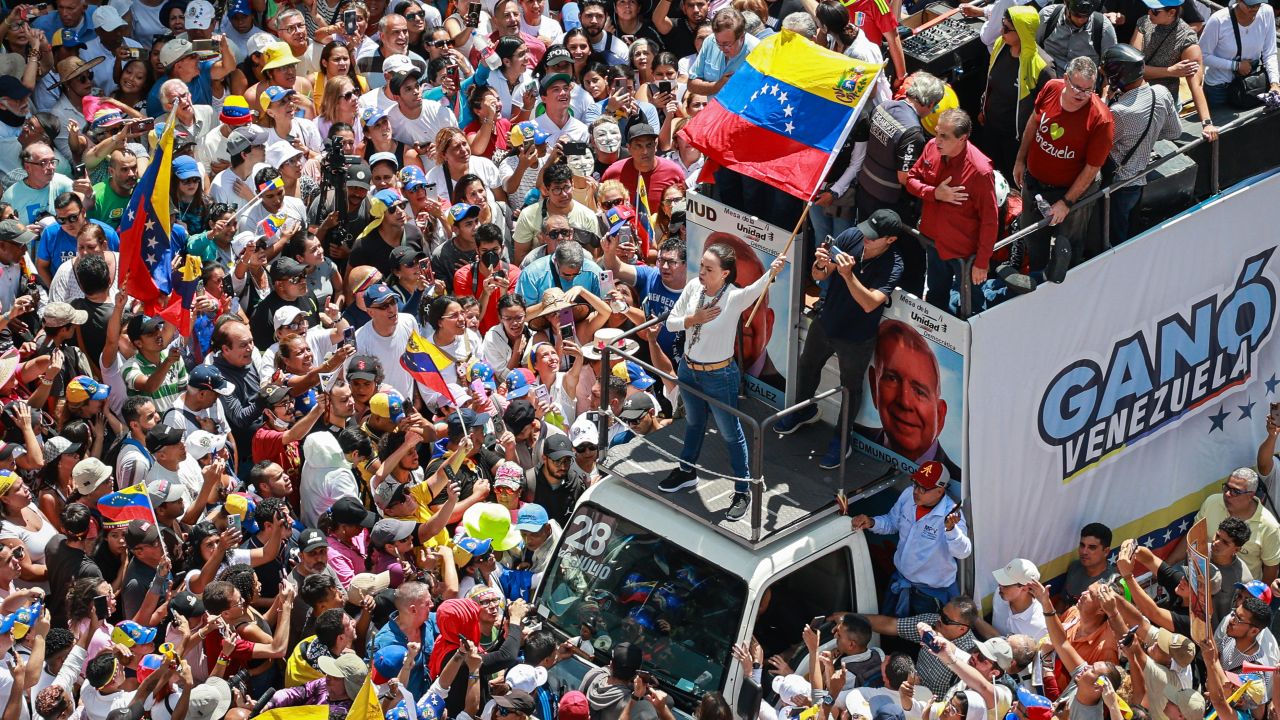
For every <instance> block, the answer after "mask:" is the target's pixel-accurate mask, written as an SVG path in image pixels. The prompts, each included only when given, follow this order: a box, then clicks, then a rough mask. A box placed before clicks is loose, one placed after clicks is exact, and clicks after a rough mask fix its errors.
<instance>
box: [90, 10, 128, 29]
mask: <svg viewBox="0 0 1280 720" xmlns="http://www.w3.org/2000/svg"><path fill="white" fill-rule="evenodd" d="M127 24H128V23H126V22H125V21H124V18H122V17H120V11H119V10H116V9H115V8H113V7H111V6H110V5H104V6H102V7H100V8H98V10H97V11H96V12H94V13H93V26H94V28H96V29H98V30H101V31H102V32H111V31H112V30H119V29H120V28H122V27H124V26H125V25H127Z"/></svg>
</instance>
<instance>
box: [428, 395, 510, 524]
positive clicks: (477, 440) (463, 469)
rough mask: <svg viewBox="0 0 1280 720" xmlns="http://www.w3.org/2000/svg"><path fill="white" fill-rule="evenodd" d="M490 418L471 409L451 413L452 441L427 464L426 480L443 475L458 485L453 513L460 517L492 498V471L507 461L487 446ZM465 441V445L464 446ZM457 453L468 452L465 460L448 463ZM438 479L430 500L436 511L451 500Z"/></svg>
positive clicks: (450, 438) (449, 420) (450, 430)
mask: <svg viewBox="0 0 1280 720" xmlns="http://www.w3.org/2000/svg"><path fill="white" fill-rule="evenodd" d="M488 421H489V416H488V415H486V414H484V413H477V412H476V411H474V410H472V409H471V408H462V409H461V410H459V411H457V412H454V413H451V414H450V415H449V418H448V422H449V439H448V443H447V444H446V445H445V447H444V454H443V455H441V456H440V457H438V458H436V459H435V460H432V461H431V462H430V463H429V464H428V465H427V477H428V478H431V477H432V476H435V475H437V474H442V475H443V479H444V480H447V481H448V482H450V483H458V497H459V498H460V499H459V500H458V504H457V506H455V507H454V509H453V514H454V515H456V516H458V517H461V515H462V513H463V512H465V511H466V509H467V508H469V507H471V506H472V505H474V504H476V503H478V502H483V501H484V500H485V498H487V497H488V496H489V488H490V486H491V484H492V483H493V469H494V468H495V467H497V466H498V463H500V462H502V461H503V460H505V459H506V458H504V457H503V456H502V455H499V454H498V453H496V452H494V451H493V450H491V449H490V448H488V447H486V446H485V444H484V435H485V432H484V427H485V423H487V422H488ZM464 440H465V441H466V444H464ZM457 451H463V452H464V453H465V456H466V459H465V460H456V461H454V462H449V461H450V460H451V459H453V458H452V456H453V454H454V453H455V452H457ZM441 480H442V478H440V477H436V478H435V482H433V485H434V484H435V483H440V485H441V489H440V492H438V493H436V496H435V497H433V498H432V499H431V506H432V507H433V508H435V507H438V506H440V505H443V504H444V502H445V501H446V499H447V498H448V492H449V488H448V485H447V484H445V483H443V482H441Z"/></svg>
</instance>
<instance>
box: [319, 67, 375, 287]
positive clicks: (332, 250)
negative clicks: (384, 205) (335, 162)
mask: <svg viewBox="0 0 1280 720" xmlns="http://www.w3.org/2000/svg"><path fill="white" fill-rule="evenodd" d="M372 92H380V91H378V90H374V91H372ZM372 177H373V171H372V170H371V169H370V168H369V163H367V162H364V161H363V160H362V161H360V162H358V163H353V164H351V165H348V166H347V185H346V189H347V193H346V204H347V222H346V223H345V224H343V223H342V218H341V217H340V214H339V213H338V210H337V206H336V205H335V204H334V197H333V193H331V192H329V191H328V190H327V189H326V190H325V191H324V192H322V193H321V194H320V197H318V198H316V199H315V200H313V201H312V203H311V207H309V208H308V209H307V218H308V222H309V223H310V224H311V225H314V226H317V228H316V237H317V238H318V239H319V240H320V245H321V246H322V247H324V250H325V256H326V257H328V258H329V259H331V260H333V261H334V263H336V264H337V265H338V269H339V270H341V271H342V272H344V273H345V272H346V269H347V256H348V255H350V254H351V248H352V246H353V245H354V243H355V239H356V237H357V236H358V235H359V234H360V232H361V231H362V230H364V226H365V225H368V224H369V219H370V218H369V203H368V202H366V200H367V198H368V197H369V181H370V180H371V179H372ZM325 187H326V188H327V186H325ZM339 225H342V227H343V228H345V229H346V231H347V232H346V236H347V237H346V238H345V241H346V243H347V244H342V243H338V242H335V239H336V236H337V235H338V233H332V231H333V229H334V228H337V227H338V226H339ZM331 233H332V235H331Z"/></svg>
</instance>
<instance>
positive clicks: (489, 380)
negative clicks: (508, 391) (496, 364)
mask: <svg viewBox="0 0 1280 720" xmlns="http://www.w3.org/2000/svg"><path fill="white" fill-rule="evenodd" d="M467 379H468V380H470V381H471V382H475V381H477V380H479V381H481V382H483V383H484V387H485V389H486V390H488V391H489V392H495V391H496V390H497V389H498V383H497V382H496V381H495V380H494V377H493V367H492V366H490V365H489V363H487V362H483V361H480V362H474V363H472V364H471V368H470V369H469V370H467Z"/></svg>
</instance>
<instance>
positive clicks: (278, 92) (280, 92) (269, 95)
mask: <svg viewBox="0 0 1280 720" xmlns="http://www.w3.org/2000/svg"><path fill="white" fill-rule="evenodd" d="M296 94H297V91H296V90H294V89H293V88H284V87H280V86H279V85H272V86H271V87H269V88H267V89H266V90H264V91H263V100H262V101H261V103H262V109H263V110H266V109H267V108H268V107H269V106H271V105H273V104H275V103H277V102H280V101H281V100H283V99H285V98H286V97H288V96H290V95H296Z"/></svg>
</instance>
